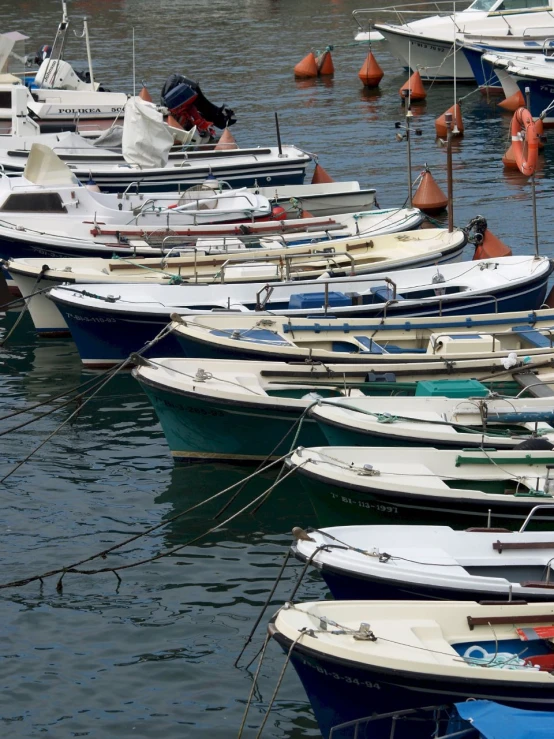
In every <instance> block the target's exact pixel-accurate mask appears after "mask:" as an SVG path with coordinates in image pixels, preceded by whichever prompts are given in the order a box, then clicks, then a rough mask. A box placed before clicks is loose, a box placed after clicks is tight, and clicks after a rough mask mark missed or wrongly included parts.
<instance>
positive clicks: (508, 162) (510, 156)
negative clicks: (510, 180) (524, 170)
mask: <svg viewBox="0 0 554 739" xmlns="http://www.w3.org/2000/svg"><path fill="white" fill-rule="evenodd" d="M502 164H503V165H504V167H505V168H506V169H517V168H518V167H517V162H516V158H515V156H514V150H513V149H512V145H511V144H510V146H508V148H507V149H506V152H505V154H504V156H503V157H502Z"/></svg>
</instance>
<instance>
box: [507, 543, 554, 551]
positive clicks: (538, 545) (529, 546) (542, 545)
mask: <svg viewBox="0 0 554 739" xmlns="http://www.w3.org/2000/svg"><path fill="white" fill-rule="evenodd" d="M492 548H493V549H496V551H498V552H500V553H502V551H503V550H504V549H554V541H529V542H525V541H495V542H493V545H492Z"/></svg>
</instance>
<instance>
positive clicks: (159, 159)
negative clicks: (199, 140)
mask: <svg viewBox="0 0 554 739" xmlns="http://www.w3.org/2000/svg"><path fill="white" fill-rule="evenodd" d="M172 146H173V136H172V135H171V132H170V131H169V128H168V127H167V126H166V125H165V123H164V120H163V116H162V114H161V113H159V112H158V111H157V110H156V106H155V105H153V103H147V102H145V101H144V100H142V99H141V98H139V97H132V98H129V100H128V101H127V105H126V106H125V119H124V122H123V141H122V148H123V157H124V159H125V161H126V162H127V163H128V164H135V165H136V166H137V167H140V168H141V169H149V168H152V167H165V165H166V164H167V160H168V157H169V151H170V149H171V147H172Z"/></svg>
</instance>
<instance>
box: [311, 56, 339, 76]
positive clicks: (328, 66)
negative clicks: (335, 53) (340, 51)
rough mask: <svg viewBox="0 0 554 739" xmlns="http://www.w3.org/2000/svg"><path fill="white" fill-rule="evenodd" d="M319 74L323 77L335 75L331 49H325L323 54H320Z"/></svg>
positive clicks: (318, 60) (318, 59) (318, 62)
mask: <svg viewBox="0 0 554 739" xmlns="http://www.w3.org/2000/svg"><path fill="white" fill-rule="evenodd" d="M316 62H317V73H318V74H319V75H320V76H321V77H330V76H331V75H332V74H335V65H334V64H333V57H332V56H331V52H330V51H329V49H325V51H324V52H323V54H320V55H319V56H318V57H317V59H316Z"/></svg>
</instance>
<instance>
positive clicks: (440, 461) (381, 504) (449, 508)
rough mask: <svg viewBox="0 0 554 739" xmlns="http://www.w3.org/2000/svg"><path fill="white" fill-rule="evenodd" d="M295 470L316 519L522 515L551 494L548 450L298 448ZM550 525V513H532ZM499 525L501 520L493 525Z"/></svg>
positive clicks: (516, 518)
mask: <svg viewBox="0 0 554 739" xmlns="http://www.w3.org/2000/svg"><path fill="white" fill-rule="evenodd" d="M286 464H287V465H288V466H289V467H290V468H293V469H295V470H296V471H297V473H298V476H299V479H301V480H302V482H303V484H304V485H305V487H306V490H307V492H308V493H309V495H310V498H311V499H312V503H313V505H314V509H315V510H316V513H317V514H318V518H319V521H320V524H321V525H322V526H330V525H334V524H337V525H342V524H346V525H349V524H351V523H354V522H356V521H360V522H363V521H366V522H367V523H372V522H373V520H374V518H375V516H377V517H382V519H383V522H385V520H388V521H391V522H393V523H401V522H403V521H405V522H410V523H411V522H413V521H419V522H421V523H425V522H433V521H437V520H438V521H441V522H443V521H444V520H445V518H447V519H448V520H453V521H456V522H458V524H459V525H460V524H461V525H470V526H471V525H475V524H477V525H479V523H481V524H484V523H485V522H486V521H488V519H489V517H490V515H491V512H492V516H493V518H494V521H495V522H496V523H497V524H499V522H500V521H511V522H512V524H513V523H514V522H520V523H521V522H523V520H524V519H525V516H526V515H527V514H528V512H529V511H530V510H531V509H532V508H533V507H534V506H536V505H537V504H538V503H549V502H553V501H554V478H551V476H550V475H551V469H550V467H551V466H554V451H532V450H528V449H522V450H515V451H496V450H493V449H490V450H487V449H482V450H477V449H470V450H467V451H452V450H445V449H438V450H437V449H428V448H424V447H421V448H417V447H415V448H413V447H412V448H407V447H386V448H385V447H316V448H311V449H304V448H301V447H300V448H299V449H297V450H296V451H295V452H294V453H293V454H292V456H291V457H290V458H289V459H287V462H286ZM537 519H538V520H541V521H543V522H548V523H549V525H550V526H551V527H554V512H553V511H546V512H545V514H544V515H540V514H539V515H538V516H537ZM499 525H500V524H499Z"/></svg>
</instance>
